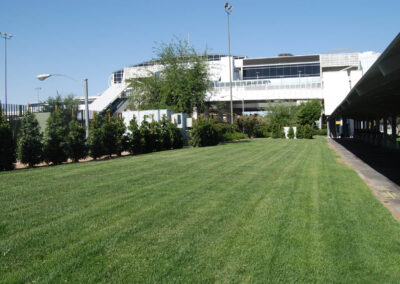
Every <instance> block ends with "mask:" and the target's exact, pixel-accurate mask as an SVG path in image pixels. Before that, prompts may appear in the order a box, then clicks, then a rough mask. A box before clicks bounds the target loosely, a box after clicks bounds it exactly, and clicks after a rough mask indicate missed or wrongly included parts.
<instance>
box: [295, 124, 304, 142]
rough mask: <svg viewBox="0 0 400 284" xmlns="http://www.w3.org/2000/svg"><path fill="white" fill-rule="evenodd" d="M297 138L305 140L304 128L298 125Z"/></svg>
mask: <svg viewBox="0 0 400 284" xmlns="http://www.w3.org/2000/svg"><path fill="white" fill-rule="evenodd" d="M296 138H297V139H304V126H303V125H298V126H297V130H296Z"/></svg>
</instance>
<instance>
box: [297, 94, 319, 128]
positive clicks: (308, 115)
mask: <svg viewBox="0 0 400 284" xmlns="http://www.w3.org/2000/svg"><path fill="white" fill-rule="evenodd" d="M321 112H322V105H321V103H320V101H319V100H311V101H308V102H306V103H303V104H301V105H300V106H298V111H297V113H298V114H297V119H298V122H299V123H300V124H301V125H306V124H308V125H314V123H315V121H317V120H318V119H319V118H320V117H321Z"/></svg>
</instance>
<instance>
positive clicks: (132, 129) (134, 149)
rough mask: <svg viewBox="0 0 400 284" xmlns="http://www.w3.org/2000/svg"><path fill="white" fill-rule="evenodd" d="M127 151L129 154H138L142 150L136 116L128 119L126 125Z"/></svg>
mask: <svg viewBox="0 0 400 284" xmlns="http://www.w3.org/2000/svg"><path fill="white" fill-rule="evenodd" d="M128 130H129V133H128V151H129V152H130V153H131V154H139V153H141V152H142V135H141V134H140V130H139V127H138V124H137V121H136V117H135V116H133V118H132V119H131V120H130V121H129V126H128Z"/></svg>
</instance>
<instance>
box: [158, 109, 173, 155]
mask: <svg viewBox="0 0 400 284" xmlns="http://www.w3.org/2000/svg"><path fill="white" fill-rule="evenodd" d="M170 123H171V121H170V120H169V119H166V117H165V115H164V116H163V118H162V119H161V121H160V127H161V128H160V138H161V144H162V148H163V149H165V150H169V149H171V148H172V135H171V133H170V127H169V124H170Z"/></svg>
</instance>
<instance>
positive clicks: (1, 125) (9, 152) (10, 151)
mask: <svg viewBox="0 0 400 284" xmlns="http://www.w3.org/2000/svg"><path fill="white" fill-rule="evenodd" d="M15 156H16V155H15V141H14V139H13V137H12V132H11V128H10V124H9V123H8V122H7V121H6V119H5V117H4V116H2V115H1V111H0V171H3V170H6V171H8V170H12V169H14V163H15V162H16V160H15Z"/></svg>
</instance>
